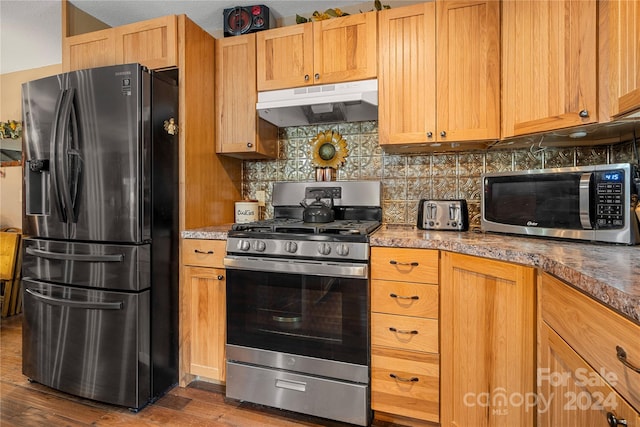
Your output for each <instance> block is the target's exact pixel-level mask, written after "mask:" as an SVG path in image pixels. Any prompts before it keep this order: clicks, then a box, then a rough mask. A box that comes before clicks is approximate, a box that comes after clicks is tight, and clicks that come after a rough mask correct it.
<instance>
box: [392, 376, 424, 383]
mask: <svg viewBox="0 0 640 427" xmlns="http://www.w3.org/2000/svg"><path fill="white" fill-rule="evenodd" d="M389 376H390V377H391V378H393V379H394V380H398V381H402V382H403V383H417V382H418V381H420V379H419V378H418V377H411V378H402V377H399V376H397V375H396V374H389Z"/></svg>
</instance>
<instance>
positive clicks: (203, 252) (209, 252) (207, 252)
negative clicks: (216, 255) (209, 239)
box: [193, 249, 213, 255]
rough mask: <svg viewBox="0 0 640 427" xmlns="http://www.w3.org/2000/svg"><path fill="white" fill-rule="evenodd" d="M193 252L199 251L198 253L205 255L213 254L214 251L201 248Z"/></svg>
mask: <svg viewBox="0 0 640 427" xmlns="http://www.w3.org/2000/svg"><path fill="white" fill-rule="evenodd" d="M193 252H195V253H197V254H204V255H213V251H206V252H205V251H201V250H200V249H194V250H193Z"/></svg>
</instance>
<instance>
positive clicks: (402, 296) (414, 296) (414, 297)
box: [389, 294, 420, 300]
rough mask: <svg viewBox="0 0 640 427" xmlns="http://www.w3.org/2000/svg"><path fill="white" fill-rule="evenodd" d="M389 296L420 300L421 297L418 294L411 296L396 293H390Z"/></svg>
mask: <svg viewBox="0 0 640 427" xmlns="http://www.w3.org/2000/svg"><path fill="white" fill-rule="evenodd" d="M389 296H390V297H391V298H398V299H413V300H419V299H420V297H419V296H418V295H412V296H410V297H407V296H404V295H396V294H389Z"/></svg>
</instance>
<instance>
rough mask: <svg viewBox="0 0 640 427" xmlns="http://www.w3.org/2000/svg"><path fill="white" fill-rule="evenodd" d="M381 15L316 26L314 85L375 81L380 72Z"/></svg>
mask: <svg viewBox="0 0 640 427" xmlns="http://www.w3.org/2000/svg"><path fill="white" fill-rule="evenodd" d="M376 27H377V12H367V13H358V14H355V15H349V16H343V17H341V18H338V19H326V20H323V21H318V22H314V23H313V48H314V49H313V72H314V75H313V82H314V83H321V84H322V83H338V82H347V81H353V80H365V79H372V78H375V77H376V75H377V71H378V45H377V40H376V35H377V28H376Z"/></svg>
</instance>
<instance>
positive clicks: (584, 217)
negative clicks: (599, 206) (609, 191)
mask: <svg viewBox="0 0 640 427" xmlns="http://www.w3.org/2000/svg"><path fill="white" fill-rule="evenodd" d="M592 176H593V174H592V173H591V172H587V173H583V174H582V176H581V177H580V189H579V208H580V224H581V225H582V228H583V229H585V230H591V229H592V228H593V225H592V223H591V212H590V203H589V202H590V199H591V197H590V196H591V177H592Z"/></svg>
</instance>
